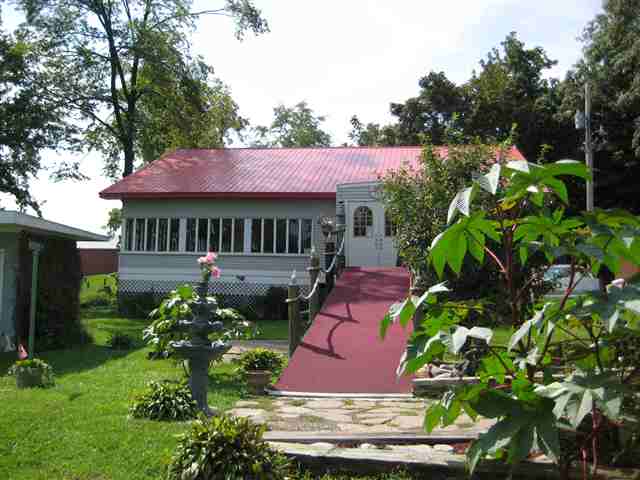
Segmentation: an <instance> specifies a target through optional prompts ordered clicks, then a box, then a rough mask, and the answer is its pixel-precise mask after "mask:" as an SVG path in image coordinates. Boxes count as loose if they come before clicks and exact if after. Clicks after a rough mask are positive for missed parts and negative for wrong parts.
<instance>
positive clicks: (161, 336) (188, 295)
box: [143, 285, 251, 358]
mask: <svg viewBox="0 0 640 480" xmlns="http://www.w3.org/2000/svg"><path fill="white" fill-rule="evenodd" d="M199 300H200V298H199V297H198V294H197V292H196V290H195V289H194V288H193V287H192V286H191V285H183V286H181V287H178V288H177V289H176V290H173V291H172V292H171V293H169V295H168V296H167V297H166V298H165V299H164V300H163V301H162V303H160V306H159V307H158V308H156V309H154V310H153V311H152V312H151V313H150V314H149V317H150V318H151V319H153V321H152V322H151V324H150V325H149V326H148V327H147V328H146V329H145V330H144V333H143V339H144V340H145V341H146V342H147V343H148V344H149V345H150V346H151V347H152V349H153V351H152V352H151V353H150V355H149V356H150V357H151V358H166V357H167V356H169V355H170V354H171V353H172V349H171V342H172V341H177V340H182V339H185V338H187V334H186V333H185V332H183V331H179V330H178V329H177V328H176V327H177V324H178V321H180V320H190V319H192V318H193V316H194V314H193V311H192V307H193V305H194V304H196V303H197V302H198V301H199ZM204 302H205V303H206V304H207V307H208V308H209V309H210V311H211V318H210V319H209V320H211V321H220V322H223V323H224V328H222V329H221V330H219V331H217V332H214V333H211V334H210V335H209V339H210V340H212V341H216V340H222V341H225V342H226V341H229V340H233V339H236V338H248V337H249V336H250V335H249V332H250V330H251V328H250V324H249V322H247V321H246V320H245V319H244V317H243V316H242V315H240V314H239V313H238V312H236V311H235V310H233V309H232V308H219V306H218V302H217V301H216V299H215V298H214V297H210V296H208V297H206V298H205V299H204Z"/></svg>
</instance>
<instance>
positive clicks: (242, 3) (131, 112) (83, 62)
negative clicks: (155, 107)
mask: <svg viewBox="0 0 640 480" xmlns="http://www.w3.org/2000/svg"><path fill="white" fill-rule="evenodd" d="M18 4H19V5H20V6H21V7H22V8H23V9H24V11H25V13H26V16H27V27H28V28H29V29H31V30H32V31H33V32H34V33H35V34H37V35H39V38H40V39H41V41H43V42H45V41H46V42H47V47H48V51H47V56H46V60H45V61H44V69H45V71H46V73H47V77H48V78H47V79H46V86H47V92H48V95H49V98H50V99H51V101H52V102H56V103H59V104H61V105H64V107H66V108H68V109H70V110H71V111H73V112H74V113H75V114H76V115H77V117H78V120H80V121H82V122H87V123H88V125H87V126H86V128H85V135H84V142H85V145H87V146H89V147H91V148H96V149H98V150H100V151H102V152H104V153H105V155H106V156H107V171H108V172H109V173H110V174H112V175H113V174H114V172H115V171H116V170H117V169H118V168H119V165H120V162H121V161H123V162H124V167H123V170H122V171H123V175H124V176H127V175H129V174H130V173H132V172H133V169H134V165H135V158H136V149H137V148H139V144H138V143H139V135H140V131H141V129H142V128H143V127H142V122H143V121H144V120H145V117H144V116H143V115H142V114H141V103H142V102H143V101H144V97H145V96H147V95H162V82H163V81H164V80H166V79H171V81H177V82H179V81H181V80H182V79H185V78H189V77H190V75H191V73H192V67H193V64H194V62H193V60H192V58H191V56H190V49H189V42H188V33H189V31H190V30H192V29H193V27H194V19H195V18H197V17H198V16H200V15H223V16H228V17H232V18H233V19H234V21H235V23H236V26H237V30H236V36H237V38H239V39H241V38H242V36H243V34H244V32H245V31H247V30H251V31H253V32H254V33H256V34H260V33H263V32H266V31H268V26H267V23H266V22H265V20H264V19H263V18H262V17H261V16H260V11H259V10H257V9H256V8H255V7H254V6H253V4H252V3H251V1H250V0H225V2H224V5H223V6H220V7H219V8H215V9H209V10H204V11H200V12H193V11H191V0H166V1H162V2H153V1H151V0H120V1H116V0H94V1H90V2H89V1H86V0H18ZM165 86H166V85H165ZM146 119H148V118H146Z"/></svg>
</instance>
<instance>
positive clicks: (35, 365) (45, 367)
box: [8, 358, 55, 388]
mask: <svg viewBox="0 0 640 480" xmlns="http://www.w3.org/2000/svg"><path fill="white" fill-rule="evenodd" d="M8 374H9V375H13V376H21V375H22V376H32V377H38V378H39V381H38V382H37V383H35V384H34V385H33V386H38V387H44V388H46V387H52V386H53V385H54V383H55V381H54V378H53V368H52V367H51V365H49V364H48V363H47V362H45V361H44V360H40V359H39V358H31V359H28V360H18V361H17V362H16V363H14V364H13V365H12V366H11V367H10V368H9V372H8Z"/></svg>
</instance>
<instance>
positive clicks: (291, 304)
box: [287, 270, 300, 357]
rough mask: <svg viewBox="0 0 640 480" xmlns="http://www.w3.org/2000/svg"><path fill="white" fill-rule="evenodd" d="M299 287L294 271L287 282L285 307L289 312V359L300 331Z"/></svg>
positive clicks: (296, 345) (296, 346) (296, 343)
mask: <svg viewBox="0 0 640 480" xmlns="http://www.w3.org/2000/svg"><path fill="white" fill-rule="evenodd" d="M299 296H300V287H299V286H298V285H297V284H296V272H295V270H294V272H293V274H292V275H291V280H290V281H289V288H288V295H287V307H288V310H289V357H291V356H293V352H295V350H296V348H298V343H299V341H300V339H299V335H298V330H299V329H300V299H299V298H298V297H299Z"/></svg>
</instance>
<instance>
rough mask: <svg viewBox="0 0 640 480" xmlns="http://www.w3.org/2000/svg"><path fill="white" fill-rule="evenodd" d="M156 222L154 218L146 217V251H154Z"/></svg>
mask: <svg viewBox="0 0 640 480" xmlns="http://www.w3.org/2000/svg"><path fill="white" fill-rule="evenodd" d="M156 222H157V219H156V218H148V219H147V248H146V249H145V250H146V251H147V252H155V251H156V233H157V232H156V226H157V223H156Z"/></svg>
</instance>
